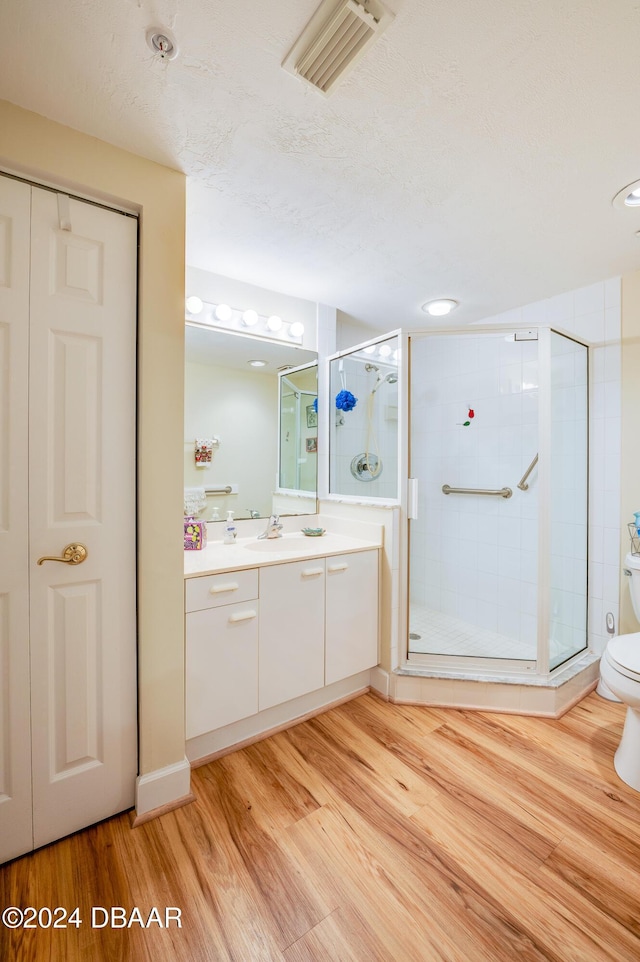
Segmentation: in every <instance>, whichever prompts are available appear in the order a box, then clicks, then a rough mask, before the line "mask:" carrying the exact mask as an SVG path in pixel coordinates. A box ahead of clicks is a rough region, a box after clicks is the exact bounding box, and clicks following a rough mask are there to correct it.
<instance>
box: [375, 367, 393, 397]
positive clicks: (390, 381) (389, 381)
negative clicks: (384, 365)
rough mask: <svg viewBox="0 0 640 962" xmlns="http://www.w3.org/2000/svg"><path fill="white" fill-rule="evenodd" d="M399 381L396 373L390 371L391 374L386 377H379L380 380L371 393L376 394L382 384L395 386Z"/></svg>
mask: <svg viewBox="0 0 640 962" xmlns="http://www.w3.org/2000/svg"><path fill="white" fill-rule="evenodd" d="M397 380H398V375H397V374H396V373H395V371H389V373H388V374H386V375H385V376H384V377H380V375H378V380H377V381H376V383H375V384H374V385H373V389H372V391H371V393H372V394H375V393H376V391H377V390H378V388H379V387H380V385H381V384H385V383H387V384H395V383H396V381H397Z"/></svg>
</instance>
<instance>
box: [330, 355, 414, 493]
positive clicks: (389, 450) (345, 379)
mask: <svg viewBox="0 0 640 962" xmlns="http://www.w3.org/2000/svg"><path fill="white" fill-rule="evenodd" d="M398 346H399V341H398V337H397V336H393V337H390V338H386V339H385V340H383V341H381V342H378V343H376V344H371V345H367V346H364V347H356V348H354V349H353V351H351V352H349V353H348V354H345V355H343V356H342V357H339V358H335V359H333V360H332V361H331V371H330V391H331V398H332V405H333V407H332V414H331V430H330V439H331V440H330V478H329V491H330V493H331V494H340V495H348V496H356V497H363V498H386V499H389V500H395V499H397V497H398Z"/></svg>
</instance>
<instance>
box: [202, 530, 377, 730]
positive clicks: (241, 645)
mask: <svg viewBox="0 0 640 962" xmlns="http://www.w3.org/2000/svg"><path fill="white" fill-rule="evenodd" d="M231 550H234V551H235V550H236V549H231ZM240 550H243V549H240ZM244 550H246V549H244ZM274 550H275V549H274ZM247 554H249V552H248V551H247ZM234 558H237V555H234ZM378 571H379V557H378V549H377V547H374V548H366V549H363V550H358V551H346V552H345V553H344V554H334V555H328V556H322V557H316V558H305V559H304V560H291V561H285V560H284V559H283V560H282V561H280V560H279V561H278V562H277V563H268V564H261V565H258V566H256V567H255V568H246V569H245V568H242V569H239V570H235V571H228V572H221V573H217V574H203V575H201V576H199V577H192V578H187V580H186V583H185V608H186V722H187V725H186V727H187V738H188V739H196V738H198V736H202V735H205V734H206V733H214V732H215V731H216V730H217V729H220V728H224V727H225V726H228V725H232V724H233V723H234V722H240V721H241V720H242V719H248V718H249V716H252V715H258V716H259V715H260V713H261V712H263V711H266V710H267V709H273V708H275V707H276V706H280V705H282V706H284V705H285V704H286V703H287V702H290V701H291V700H292V699H295V698H300V697H301V696H304V695H308V694H310V693H311V692H317V691H318V690H319V689H322V688H324V687H325V686H329V685H333V684H334V683H336V682H340V681H342V680H343V679H348V678H350V677H351V676H353V675H357V674H358V673H359V672H363V671H366V670H367V669H369V668H372V667H373V666H374V665H377V663H378ZM339 694H340V695H341V694H343V692H342V691H340V692H339V693H338V692H336V697H338V696H339ZM328 699H330V695H329V694H328ZM314 704H315V702H314ZM298 707H299V706H298ZM283 717H286V716H283ZM271 725H273V718H272V713H270V714H269V716H267V717H266V718H265V719H264V729H265V730H268V728H269V727H270V726H271ZM261 727H262V723H261V720H260V719H259V718H258V719H257V720H256V721H255V723H252V726H251V728H250V732H251V733H255V731H256V730H257V731H259V730H260V728H261ZM232 737H233V736H232V735H231V734H229V738H230V739H231V738H232ZM243 737H246V734H245V735H244V736H243ZM227 743H231V744H232V743H233V742H232V741H231V742H226V741H225V744H227ZM200 744H202V742H200ZM217 744H218V742H216V745H217Z"/></svg>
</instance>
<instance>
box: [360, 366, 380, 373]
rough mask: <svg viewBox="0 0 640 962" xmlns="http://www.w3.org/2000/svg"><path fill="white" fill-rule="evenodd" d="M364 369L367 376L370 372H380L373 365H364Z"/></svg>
mask: <svg viewBox="0 0 640 962" xmlns="http://www.w3.org/2000/svg"><path fill="white" fill-rule="evenodd" d="M364 369H365V371H366V372H367V374H371V372H372V371H375V372H376V373H377V372H378V371H379V370H380V368H379V367H376V365H375V364H365V366H364Z"/></svg>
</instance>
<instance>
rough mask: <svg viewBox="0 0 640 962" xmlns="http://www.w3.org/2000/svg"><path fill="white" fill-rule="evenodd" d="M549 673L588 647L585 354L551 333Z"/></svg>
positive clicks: (582, 346) (586, 389)
mask: <svg viewBox="0 0 640 962" xmlns="http://www.w3.org/2000/svg"><path fill="white" fill-rule="evenodd" d="M549 392H550V409H551V410H550V420H551V431H550V434H551V437H550V457H549V464H550V470H551V478H550V487H551V499H550V501H551V522H550V523H551V532H550V557H551V563H550V591H549V668H550V669H553V668H556V667H557V666H558V665H560V664H562V662H564V661H566V660H567V659H568V658H571V657H572V656H573V655H575V654H577V653H578V652H580V651H582V650H583V649H584V648H586V647H587V500H588V395H589V386H588V350H587V348H586V347H585V345H584V344H579V343H578V342H577V341H574V340H572V339H571V338H569V337H566V336H564V335H562V334H557V333H556V332H555V331H551V332H550V386H549Z"/></svg>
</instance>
